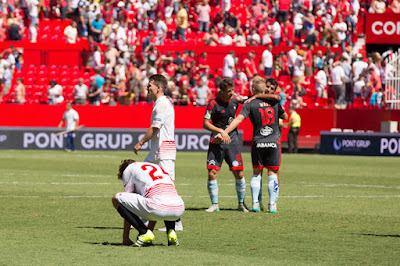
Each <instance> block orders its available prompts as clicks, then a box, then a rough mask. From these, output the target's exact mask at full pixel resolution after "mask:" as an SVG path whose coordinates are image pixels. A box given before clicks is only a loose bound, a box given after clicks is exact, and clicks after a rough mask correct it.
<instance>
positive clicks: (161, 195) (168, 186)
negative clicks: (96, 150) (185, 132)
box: [112, 159, 185, 247]
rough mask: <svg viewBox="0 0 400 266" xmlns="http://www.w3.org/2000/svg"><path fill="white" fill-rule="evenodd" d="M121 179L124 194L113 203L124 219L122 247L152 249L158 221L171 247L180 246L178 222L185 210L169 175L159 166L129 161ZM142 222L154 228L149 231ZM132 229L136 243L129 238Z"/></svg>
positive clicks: (124, 164)
mask: <svg viewBox="0 0 400 266" xmlns="http://www.w3.org/2000/svg"><path fill="white" fill-rule="evenodd" d="M118 178H119V179H122V183H123V185H124V192H119V193H117V194H115V195H114V197H113V198H112V203H113V205H114V207H115V208H116V209H117V211H118V212H119V214H120V215H121V217H122V218H124V219H125V221H124V233H123V244H124V245H132V244H133V245H134V246H136V247H141V246H149V245H151V244H152V242H153V240H154V239H155V237H154V234H153V232H152V231H151V230H150V229H153V228H154V225H155V223H156V221H159V220H163V221H164V223H165V226H166V228H167V237H168V246H170V245H176V246H177V245H179V243H178V238H177V236H176V233H175V221H176V220H177V219H179V218H180V217H181V216H182V214H183V212H184V211H185V206H184V203H183V200H182V198H181V197H180V196H179V195H178V192H177V191H176V188H175V185H174V181H173V180H172V178H171V177H170V175H169V174H168V173H167V172H166V171H165V170H164V169H163V168H162V167H160V166H159V165H157V164H153V163H149V162H136V161H134V160H131V159H127V160H123V161H122V163H121V165H120V166H119V173H118ZM141 218H144V219H147V220H149V221H150V224H151V225H149V227H147V226H146V225H145V224H144V223H143V222H142V220H141ZM131 225H132V226H133V227H134V228H135V229H137V230H138V231H139V235H138V237H137V240H136V242H135V243H133V242H132V241H131V240H130V238H129V232H130V226H131Z"/></svg>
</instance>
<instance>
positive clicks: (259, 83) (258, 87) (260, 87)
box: [251, 76, 265, 94]
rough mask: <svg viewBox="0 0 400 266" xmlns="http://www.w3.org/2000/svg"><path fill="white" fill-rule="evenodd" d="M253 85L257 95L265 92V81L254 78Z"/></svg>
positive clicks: (260, 78) (258, 77)
mask: <svg viewBox="0 0 400 266" xmlns="http://www.w3.org/2000/svg"><path fill="white" fill-rule="evenodd" d="M252 82H253V84H252V85H251V88H252V89H253V92H254V93H255V94H260V93H264V92H265V79H264V78H262V77H260V76H257V77H255V78H253V81H252Z"/></svg>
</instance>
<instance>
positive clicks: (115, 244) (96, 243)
mask: <svg viewBox="0 0 400 266" xmlns="http://www.w3.org/2000/svg"><path fill="white" fill-rule="evenodd" d="M83 243H86V244H91V245H103V246H122V247H127V246H125V245H123V244H122V243H110V242H107V241H106V242H102V243H100V242H83ZM153 246H165V245H163V244H153V245H151V246H148V247H153ZM148 247H144V248H148Z"/></svg>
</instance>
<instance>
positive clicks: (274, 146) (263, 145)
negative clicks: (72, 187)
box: [256, 142, 277, 148]
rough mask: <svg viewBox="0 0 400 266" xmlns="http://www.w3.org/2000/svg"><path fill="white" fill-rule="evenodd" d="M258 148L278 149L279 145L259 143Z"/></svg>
mask: <svg viewBox="0 0 400 266" xmlns="http://www.w3.org/2000/svg"><path fill="white" fill-rule="evenodd" d="M256 147H257V148H276V147H277V145H276V143H274V142H267V143H257V146H256Z"/></svg>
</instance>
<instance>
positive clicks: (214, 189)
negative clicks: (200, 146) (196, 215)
mask: <svg viewBox="0 0 400 266" xmlns="http://www.w3.org/2000/svg"><path fill="white" fill-rule="evenodd" d="M217 175H218V171H217V170H216V169H208V181H207V190H208V194H209V195H210V199H211V206H210V207H209V208H208V209H206V210H205V211H206V212H214V211H219V206H218V183H217Z"/></svg>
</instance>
